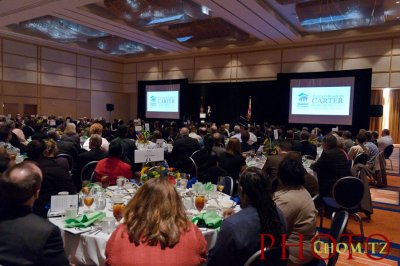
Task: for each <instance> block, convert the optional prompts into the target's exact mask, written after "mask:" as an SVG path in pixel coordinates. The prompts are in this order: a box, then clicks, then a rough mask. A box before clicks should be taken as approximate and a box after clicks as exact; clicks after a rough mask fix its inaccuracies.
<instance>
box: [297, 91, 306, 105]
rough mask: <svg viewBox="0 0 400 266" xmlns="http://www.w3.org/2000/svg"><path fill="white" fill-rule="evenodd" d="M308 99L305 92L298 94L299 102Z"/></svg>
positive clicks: (304, 101)
mask: <svg viewBox="0 0 400 266" xmlns="http://www.w3.org/2000/svg"><path fill="white" fill-rule="evenodd" d="M307 101H308V95H307V94H305V93H304V92H302V93H300V94H299V103H307Z"/></svg>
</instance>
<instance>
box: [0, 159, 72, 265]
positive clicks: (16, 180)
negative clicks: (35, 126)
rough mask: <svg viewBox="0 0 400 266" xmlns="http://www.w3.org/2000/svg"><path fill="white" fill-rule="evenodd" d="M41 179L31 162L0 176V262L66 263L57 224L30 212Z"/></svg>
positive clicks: (4, 263) (39, 172)
mask: <svg viewBox="0 0 400 266" xmlns="http://www.w3.org/2000/svg"><path fill="white" fill-rule="evenodd" d="M42 178H43V177H42V172H41V171H40V169H39V168H38V167H37V166H36V165H35V164H34V163H31V162H23V163H20V164H17V165H15V166H13V167H11V168H10V169H8V170H7V171H6V172H5V173H4V174H3V175H2V176H1V177H0V265H69V262H68V259H67V257H66V255H65V252H64V247H63V241H62V239H61V235H60V230H59V229H58V227H56V226H55V225H53V224H51V223H50V222H48V221H47V220H45V219H43V218H41V217H39V216H36V215H35V214H33V213H32V207H33V203H34V202H35V200H36V199H37V198H38V197H39V191H40V187H41V183H42Z"/></svg>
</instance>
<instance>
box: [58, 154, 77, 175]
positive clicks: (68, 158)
mask: <svg viewBox="0 0 400 266" xmlns="http://www.w3.org/2000/svg"><path fill="white" fill-rule="evenodd" d="M56 158H65V159H67V161H68V166H69V169H68V170H69V171H71V170H72V167H73V166H74V160H73V159H72V156H71V155H69V154H66V153H60V154H58V155H57V156H56Z"/></svg>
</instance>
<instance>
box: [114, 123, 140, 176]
mask: <svg viewBox="0 0 400 266" xmlns="http://www.w3.org/2000/svg"><path fill="white" fill-rule="evenodd" d="M112 142H114V143H120V144H121V147H122V161H123V162H125V163H127V164H129V165H130V166H131V167H132V168H133V166H134V164H135V150H137V148H136V144H135V142H134V141H133V140H131V139H128V127H127V126H125V125H120V126H118V137H117V138H115V139H113V141H112Z"/></svg>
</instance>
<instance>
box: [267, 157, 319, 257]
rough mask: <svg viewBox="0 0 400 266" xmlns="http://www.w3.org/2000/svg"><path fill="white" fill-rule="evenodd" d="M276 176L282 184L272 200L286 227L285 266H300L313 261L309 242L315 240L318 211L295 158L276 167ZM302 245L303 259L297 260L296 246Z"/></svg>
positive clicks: (301, 166) (288, 158)
mask: <svg viewBox="0 0 400 266" xmlns="http://www.w3.org/2000/svg"><path fill="white" fill-rule="evenodd" d="M278 176H279V180H280V183H281V186H280V187H279V190H278V191H276V192H275V193H274V201H275V203H276V205H277V206H278V208H279V209H280V210H282V212H283V214H284V216H285V218H286V222H287V227H288V234H289V235H288V239H287V244H288V246H289V262H288V265H303V264H306V263H308V262H309V261H311V260H312V259H313V255H312V254H313V253H312V251H311V249H312V248H313V247H312V245H311V240H312V239H313V238H314V236H315V234H316V232H317V230H316V222H317V210H316V209H315V205H314V202H313V200H312V198H311V195H310V193H308V191H307V190H306V189H305V188H304V184H305V179H304V167H303V165H302V164H301V161H299V160H298V159H296V158H291V156H286V157H285V158H284V159H283V161H282V162H281V163H280V164H279V170H278ZM300 239H302V242H303V250H302V251H303V256H304V259H302V260H301V259H300V258H299V248H298V246H296V247H295V246H293V245H294V244H296V245H298V244H299V241H300Z"/></svg>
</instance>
